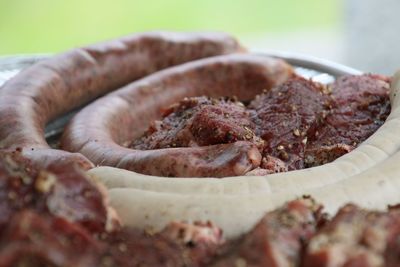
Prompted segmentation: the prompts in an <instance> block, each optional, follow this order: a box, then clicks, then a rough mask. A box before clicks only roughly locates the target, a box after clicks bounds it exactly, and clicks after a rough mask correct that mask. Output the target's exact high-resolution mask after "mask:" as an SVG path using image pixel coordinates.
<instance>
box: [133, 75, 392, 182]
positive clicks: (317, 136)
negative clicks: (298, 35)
mask: <svg viewBox="0 0 400 267" xmlns="http://www.w3.org/2000/svg"><path fill="white" fill-rule="evenodd" d="M388 92H389V83H388V80H387V78H385V77H381V76H377V75H362V76H344V77H342V78H339V79H338V80H337V81H336V82H335V83H334V84H332V85H328V86H324V85H322V84H318V83H315V82H313V81H311V80H306V79H304V78H300V77H292V78H291V79H289V80H288V81H286V82H284V83H282V84H280V85H278V86H276V87H273V88H271V89H270V90H265V91H264V92H263V93H261V94H259V95H257V96H256V97H255V98H254V99H253V100H252V101H250V102H249V103H248V104H247V105H245V103H244V102H242V101H239V100H237V99H235V100H234V99H227V98H211V97H204V96H202V97H191V98H184V99H183V100H181V101H179V102H177V103H175V104H173V105H171V106H169V107H167V108H166V109H164V112H163V115H162V118H161V119H160V120H156V121H154V122H152V123H151V125H150V126H149V127H148V129H147V130H146V131H145V132H144V134H143V135H142V136H140V137H139V138H136V139H134V141H132V142H129V144H128V145H127V146H129V147H130V148H133V149H136V150H153V149H165V148H183V147H191V148H197V151H198V153H203V152H200V151H207V157H202V160H199V159H198V158H194V160H193V161H192V162H190V164H188V163H184V162H187V161H189V160H188V154H185V155H179V154H178V153H176V151H175V153H174V152H173V150H172V151H171V152H170V157H173V158H174V161H173V162H172V163H171V162H170V161H169V162H168V164H167V165H163V160H160V161H157V163H158V166H159V167H158V168H163V169H164V171H165V172H164V173H165V174H166V176H175V174H174V171H173V170H172V168H171V166H174V168H175V169H176V168H178V167H177V166H175V165H176V164H178V162H182V163H181V166H193V165H197V168H198V169H200V167H201V169H202V170H203V171H202V172H201V174H202V175H201V176H209V175H210V176H218V177H220V176H225V175H227V174H231V173H232V172H226V171H222V170H225V168H224V167H223V166H220V167H217V166H213V162H220V161H219V159H221V158H222V157H225V158H226V157H227V155H231V156H232V155H233V154H232V153H235V157H229V159H237V158H238V157H237V155H240V153H243V152H244V150H243V149H241V150H229V148H230V147H231V145H227V144H233V145H235V144H234V143H235V142H242V143H241V144H242V145H245V144H246V143H247V145H246V146H247V147H248V148H251V149H252V152H251V154H248V155H253V157H252V160H251V162H252V164H251V165H250V164H246V162H245V161H246V160H245V159H244V160H243V162H244V163H243V164H241V165H237V167H236V171H235V173H246V175H248V176H253V175H268V174H272V173H277V172H285V171H290V170H298V169H303V168H307V167H314V166H319V165H322V164H325V163H328V162H331V161H333V160H335V159H337V158H338V157H340V156H342V155H344V154H346V153H348V152H350V151H351V150H353V149H354V148H355V147H356V146H357V145H358V144H359V143H361V142H362V141H364V140H365V139H367V138H368V137H369V136H370V135H372V134H373V133H374V132H375V131H376V130H377V129H378V128H379V127H380V126H381V125H382V124H383V123H384V121H385V120H386V118H387V116H388V114H389V112H390V102H389V95H388ZM247 102H248V101H247ZM237 144H238V143H237ZM216 145H219V146H216ZM202 147H206V148H202ZM220 149H226V150H225V151H224V152H215V151H221V150H220ZM257 150H258V151H257ZM182 151H187V152H189V151H196V150H193V149H192V150H190V149H184V150H182ZM229 151H232V152H229ZM233 151H235V152H233ZM258 152H259V153H258ZM159 153H161V152H159ZM204 153H205V152H204ZM179 157H182V158H183V157H185V159H184V160H183V159H179ZM206 158H209V159H210V160H205V159H206ZM147 160H148V159H147ZM142 162H143V161H142ZM136 164H138V162H136ZM142 164H143V165H144V163H142ZM224 164H225V166H233V165H229V161H225V162H224ZM207 165H208V166H209V167H208V168H207ZM162 166H165V167H162ZM233 168H235V167H233ZM135 170H136V171H141V170H145V172H148V173H150V174H154V171H152V170H151V169H149V168H146V169H140V168H138V167H136V168H135ZM167 170H169V171H168V172H167ZM178 172H179V173H183V172H186V171H184V170H182V171H181V170H180V171H178ZM175 173H177V171H175ZM198 174H200V172H198Z"/></svg>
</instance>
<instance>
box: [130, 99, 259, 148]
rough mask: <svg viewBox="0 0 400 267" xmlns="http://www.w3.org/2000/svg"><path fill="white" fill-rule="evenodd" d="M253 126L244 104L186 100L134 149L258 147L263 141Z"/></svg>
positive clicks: (138, 141)
mask: <svg viewBox="0 0 400 267" xmlns="http://www.w3.org/2000/svg"><path fill="white" fill-rule="evenodd" d="M254 127H255V126H254V124H253V123H252V121H251V120H250V117H249V112H248V111H247V110H246V108H245V107H244V105H243V104H242V103H241V102H238V101H233V100H229V99H218V100H217V99H212V98H207V97H193V98H185V99H183V100H182V101H180V102H179V103H178V104H176V105H174V106H172V107H170V108H169V109H167V110H166V111H165V112H164V118H163V119H162V121H155V122H154V123H153V124H152V125H151V126H150V128H149V129H148V130H147V132H146V133H145V134H144V136H143V137H141V138H139V139H137V140H135V141H134V142H133V144H132V145H131V147H133V148H135V149H143V150H145V149H158V148H167V147H191V146H208V145H215V144H226V143H233V142H236V141H240V140H243V141H250V142H253V143H254V144H256V145H257V146H258V147H260V146H262V144H263V141H262V140H261V139H260V138H258V137H257V136H255V135H254Z"/></svg>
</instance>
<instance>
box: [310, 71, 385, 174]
mask: <svg viewBox="0 0 400 267" xmlns="http://www.w3.org/2000/svg"><path fill="white" fill-rule="evenodd" d="M331 91H332V99H333V102H332V105H333V109H332V111H331V112H330V113H329V114H327V116H326V118H325V120H324V123H323V125H322V126H321V127H320V128H319V129H318V130H317V132H316V134H315V136H314V137H311V138H310V139H309V145H308V148H307V151H306V155H307V156H306V157H307V159H308V160H307V164H306V165H307V167H312V166H316V165H319V164H324V163H328V162H330V161H332V160H334V159H336V158H337V157H339V156H341V155H342V154H344V153H347V152H348V151H350V150H352V149H353V148H354V147H356V146H357V145H358V144H359V143H361V142H362V141H364V140H365V139H367V138H368V137H369V136H370V135H372V134H373V133H374V132H375V131H376V130H377V129H378V128H379V127H380V126H381V125H382V124H383V123H384V122H385V120H386V118H387V116H388V115H389V113H390V101H389V82H388V79H387V78H385V77H382V76H378V75H361V76H358V75H357V76H343V77H341V78H339V79H338V80H337V81H336V82H335V83H334V84H333V85H332V88H331ZM344 145H345V146H346V148H344V147H343V146H344ZM327 147H331V148H332V149H333V151H332V153H324V152H323V151H326V150H327ZM339 150H341V151H342V152H339Z"/></svg>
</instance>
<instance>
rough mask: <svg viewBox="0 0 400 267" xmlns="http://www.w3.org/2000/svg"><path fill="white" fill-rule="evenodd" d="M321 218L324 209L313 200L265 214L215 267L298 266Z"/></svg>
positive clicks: (301, 201)
mask: <svg viewBox="0 0 400 267" xmlns="http://www.w3.org/2000/svg"><path fill="white" fill-rule="evenodd" d="M321 218H322V217H321V206H320V205H318V204H316V203H315V202H314V201H313V200H312V199H311V198H304V199H300V200H294V201H291V202H289V203H287V204H286V205H285V206H283V207H282V208H279V209H277V210H275V211H272V212H270V213H268V214H266V215H265V216H264V217H263V218H262V219H261V220H260V222H259V223H258V224H257V225H256V226H255V227H254V228H253V230H251V231H250V232H249V233H247V234H246V235H245V236H244V237H243V238H241V239H240V240H237V241H234V242H235V244H233V245H232V244H231V245H230V246H232V248H230V249H229V250H228V252H227V253H226V254H223V255H221V256H220V258H219V259H217V260H216V262H215V263H214V264H213V265H212V266H215V267H217V266H218V267H223V266H247V267H258V266H260V267H261V266H269V267H286V266H299V264H300V262H301V253H302V250H303V249H304V246H305V245H306V244H307V242H308V240H309V239H310V238H311V237H312V235H313V234H314V232H315V230H316V227H317V225H318V224H319V220H320V219H321Z"/></svg>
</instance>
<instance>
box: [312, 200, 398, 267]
mask: <svg viewBox="0 0 400 267" xmlns="http://www.w3.org/2000/svg"><path fill="white" fill-rule="evenodd" d="M399 238H400V212H399V210H398V209H396V210H392V211H390V212H376V211H366V210H363V209H360V208H359V207H357V206H355V205H352V204H348V205H346V206H344V207H343V208H341V209H340V210H339V212H338V213H337V214H336V216H335V217H334V218H333V219H332V221H330V222H329V223H327V224H326V225H325V226H324V227H323V228H322V229H321V230H320V231H318V233H317V234H316V235H315V236H314V237H313V238H312V239H311V241H310V242H309V245H308V247H307V250H306V254H305V257H304V266H307V267H313V266H315V267H317V266H318V267H324V266H329V267H341V266H343V267H347V266H365V267H380V266H387V267H388V266H399V264H400V259H399V257H398V255H399V254H398V253H399V249H400V246H399V244H398V240H399Z"/></svg>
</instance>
